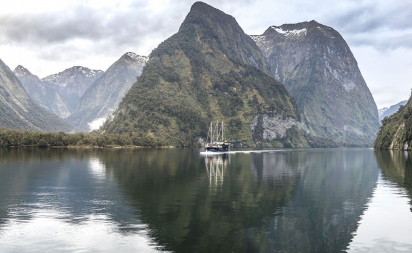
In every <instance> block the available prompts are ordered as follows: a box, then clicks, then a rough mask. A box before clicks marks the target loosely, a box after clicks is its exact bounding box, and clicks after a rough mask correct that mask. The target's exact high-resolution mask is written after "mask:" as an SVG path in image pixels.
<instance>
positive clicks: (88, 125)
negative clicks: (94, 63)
mask: <svg viewBox="0 0 412 253" xmlns="http://www.w3.org/2000/svg"><path fill="white" fill-rule="evenodd" d="M147 60H148V58H147V57H145V56H139V55H136V54H135V53H132V52H128V53H126V54H124V55H123V56H122V57H121V58H120V59H119V60H117V61H116V62H115V63H113V64H112V65H111V66H110V67H109V68H108V69H107V70H106V71H105V72H104V74H102V75H101V76H100V77H99V78H98V79H96V81H94V82H93V84H92V85H91V86H90V87H89V88H88V89H87V90H86V91H85V92H84V94H83V96H81V97H80V99H79V100H78V102H77V104H76V106H75V107H74V110H73V113H72V114H71V115H70V116H69V117H68V118H67V119H66V121H67V122H69V123H70V124H72V125H73V126H76V129H77V130H78V131H83V132H87V131H90V130H95V129H97V128H99V127H100V125H101V124H103V122H104V120H105V119H106V118H107V117H108V116H109V115H111V114H112V113H113V112H114V111H115V110H116V108H117V106H118V105H119V103H120V101H121V100H122V99H123V97H124V96H125V95H126V93H127V92H128V91H129V89H130V87H131V86H132V84H134V83H135V82H136V80H137V78H138V77H139V76H140V74H141V73H142V70H143V67H144V65H145V64H146V62H147Z"/></svg>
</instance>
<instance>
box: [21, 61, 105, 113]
mask: <svg viewBox="0 0 412 253" xmlns="http://www.w3.org/2000/svg"><path fill="white" fill-rule="evenodd" d="M14 73H15V74H16V76H17V77H18V78H19V79H20V81H21V82H22V84H23V86H24V88H25V89H26V91H27V92H28V93H29V95H30V96H31V97H32V99H33V100H34V101H36V102H37V103H38V104H40V105H41V106H42V107H44V108H46V109H47V110H48V111H50V112H53V113H54V114H56V115H58V116H59V117H61V118H66V117H68V116H69V115H70V114H71V113H72V111H73V109H74V106H75V105H76V103H77V101H78V100H79V98H80V97H81V96H82V95H83V93H84V92H85V91H86V89H87V88H88V87H89V86H90V85H91V84H92V83H93V82H94V81H95V80H96V79H97V78H99V77H100V76H101V75H102V74H103V71H101V70H91V69H88V68H85V67H78V66H77V67H72V68H69V69H66V70H64V71H62V72H60V73H58V74H54V75H50V76H47V77H45V78H43V79H39V78H38V77H37V76H35V75H33V74H32V73H30V71H28V70H27V69H25V68H24V67H22V66H18V67H16V69H15V70H14Z"/></svg>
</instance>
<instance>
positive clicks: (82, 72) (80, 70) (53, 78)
mask: <svg viewBox="0 0 412 253" xmlns="http://www.w3.org/2000/svg"><path fill="white" fill-rule="evenodd" d="M101 74H103V71H101V70H94V69H89V68H86V67H82V66H74V67H71V68H68V69H65V70H63V71H62V72H59V73H57V74H53V75H50V76H47V77H45V78H43V80H44V81H46V82H49V83H53V84H57V85H60V86H66V84H67V83H64V84H61V82H62V80H67V79H70V78H75V77H76V76H82V77H84V78H91V79H95V78H97V77H98V76H100V75H101Z"/></svg>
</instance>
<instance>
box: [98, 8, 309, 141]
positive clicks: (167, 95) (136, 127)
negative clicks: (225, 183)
mask: <svg viewBox="0 0 412 253" xmlns="http://www.w3.org/2000/svg"><path fill="white" fill-rule="evenodd" d="M269 74H270V66H269V65H267V63H266V60H265V58H264V56H263V54H262V52H261V51H260V50H259V48H258V47H257V46H256V44H255V43H254V41H253V40H252V39H251V38H250V37H249V36H248V35H246V34H245V33H244V32H243V30H242V29H241V28H240V26H239V25H238V24H237V22H236V20H235V19H234V18H233V17H232V16H230V15H227V14H225V13H223V12H222V11H220V10H217V9H215V8H213V7H211V6H209V5H207V4H205V3H202V2H196V3H195V4H193V6H192V7H191V10H190V12H189V14H188V15H187V17H186V19H185V20H184V22H183V23H182V25H181V27H180V29H179V31H178V32H177V33H176V34H175V35H173V36H171V37H170V38H169V39H167V40H165V41H164V42H162V43H161V44H160V45H159V46H158V47H157V48H156V49H155V50H153V51H152V53H151V54H150V59H149V61H148V62H147V64H146V66H145V68H144V70H143V72H142V75H141V76H140V78H139V79H138V80H137V82H136V83H135V84H134V85H133V86H132V87H131V89H130V91H129V92H128V93H127V95H126V96H125V98H124V99H123V101H122V102H121V103H120V104H119V107H118V109H117V111H116V112H115V114H114V117H113V119H111V120H109V121H107V122H106V123H105V124H104V125H103V128H102V131H103V132H105V133H128V134H136V135H138V136H143V137H146V138H147V139H148V140H152V141H153V142H156V143H158V144H161V145H179V146H182V145H183V146H185V145H193V144H195V143H197V142H199V141H201V140H202V139H205V138H206V134H207V128H208V125H209V123H210V122H211V121H214V120H224V121H225V122H226V125H227V128H226V129H228V132H227V138H230V139H233V140H245V141H247V142H248V143H249V144H251V143H267V144H270V145H274V146H276V145H278V146H285V145H286V146H287V145H289V146H297V145H302V146H304V145H308V144H307V142H305V140H304V138H303V140H301V141H296V139H298V138H299V137H301V136H300V135H299V131H300V130H299V126H298V125H299V118H298V116H297V114H296V107H295V104H294V102H293V100H291V99H290V97H289V95H288V93H287V91H286V90H285V88H284V87H283V85H282V84H281V83H279V82H277V81H275V80H274V79H273V78H271V77H270V76H269ZM288 131H296V135H295V136H294V137H293V138H292V137H290V136H291V135H288V134H287V132H288ZM292 139H293V140H292ZM294 140H295V141H296V142H294Z"/></svg>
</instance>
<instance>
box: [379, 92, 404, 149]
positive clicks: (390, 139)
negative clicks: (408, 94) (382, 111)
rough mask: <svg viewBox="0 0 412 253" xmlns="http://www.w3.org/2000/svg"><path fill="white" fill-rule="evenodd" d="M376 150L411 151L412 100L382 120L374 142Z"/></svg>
mask: <svg viewBox="0 0 412 253" xmlns="http://www.w3.org/2000/svg"><path fill="white" fill-rule="evenodd" d="M375 148H376V149H394V150H412V99H411V98H409V100H408V102H407V103H406V105H405V106H400V108H399V110H398V111H397V112H396V113H394V114H392V115H391V116H389V117H385V118H384V119H383V120H382V126H381V128H380V129H379V132H378V136H377V138H376V141H375Z"/></svg>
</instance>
